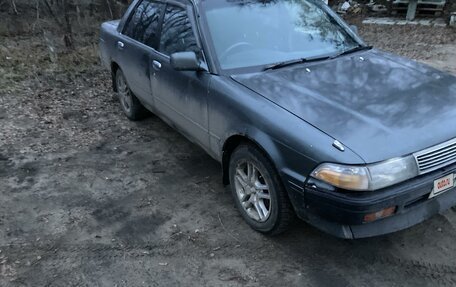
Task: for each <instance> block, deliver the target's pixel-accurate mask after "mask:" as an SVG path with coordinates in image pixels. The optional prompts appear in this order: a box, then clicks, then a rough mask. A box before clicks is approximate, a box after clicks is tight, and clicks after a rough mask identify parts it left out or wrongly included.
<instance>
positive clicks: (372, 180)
mask: <svg viewBox="0 0 456 287" xmlns="http://www.w3.org/2000/svg"><path fill="white" fill-rule="evenodd" d="M311 176H312V177H314V178H316V179H319V180H322V181H324V182H327V183H329V184H331V185H334V186H337V187H339V188H342V189H347V190H359V191H362V190H377V189H381V188H384V187H387V186H391V185H393V184H396V183H399V182H402V181H405V180H407V179H410V178H413V177H416V176H418V167H417V165H416V162H415V158H414V157H413V156H407V157H403V158H395V159H391V160H387V161H383V162H380V163H376V164H369V165H360V166H356V165H354V166H350V165H341V164H334V163H323V164H321V165H320V166H318V167H317V168H316V169H315V170H314V171H313V172H312V173H311Z"/></svg>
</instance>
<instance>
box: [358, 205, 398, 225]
mask: <svg viewBox="0 0 456 287" xmlns="http://www.w3.org/2000/svg"><path fill="white" fill-rule="evenodd" d="M396 207H397V206H391V207H388V208H385V209H382V210H380V211H377V212H374V213H369V214H366V215H364V222H365V223H368V222H372V221H376V220H379V219H382V218H385V217H388V216H391V215H393V214H394V213H395V212H396Z"/></svg>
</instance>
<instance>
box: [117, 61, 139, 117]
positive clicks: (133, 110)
mask: <svg viewBox="0 0 456 287" xmlns="http://www.w3.org/2000/svg"><path fill="white" fill-rule="evenodd" d="M116 87H117V95H118V97H119V101H120V106H121V107H122V110H123V112H124V114H125V115H126V116H127V118H129V119H130V120H132V121H137V120H141V119H143V118H145V117H146V116H147V110H146V108H144V106H143V105H142V104H141V102H140V101H139V100H138V99H137V98H136V96H135V95H134V94H133V92H132V91H131V90H130V88H129V87H128V84H127V81H126V80H125V76H124V74H123V72H122V70H121V69H117V71H116Z"/></svg>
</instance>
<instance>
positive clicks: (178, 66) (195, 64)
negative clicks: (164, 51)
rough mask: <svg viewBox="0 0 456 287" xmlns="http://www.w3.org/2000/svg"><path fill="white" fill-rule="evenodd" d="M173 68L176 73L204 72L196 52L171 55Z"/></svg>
mask: <svg viewBox="0 0 456 287" xmlns="http://www.w3.org/2000/svg"><path fill="white" fill-rule="evenodd" d="M171 67H173V69H174V70H176V71H201V70H203V68H202V67H201V64H200V61H199V60H198V57H197V56H196V53H195V52H178V53H173V54H171Z"/></svg>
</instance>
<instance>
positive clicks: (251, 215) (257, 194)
mask: <svg viewBox="0 0 456 287" xmlns="http://www.w3.org/2000/svg"><path fill="white" fill-rule="evenodd" d="M249 165H251V167H249ZM249 170H250V171H249ZM229 175H230V189H231V193H232V195H233V198H234V201H235V203H236V206H237V208H238V210H239V211H240V213H241V215H242V217H243V218H244V220H245V221H246V222H247V224H248V225H250V227H251V228H253V229H254V230H256V231H258V232H261V233H263V234H267V235H277V234H280V233H282V232H284V231H286V230H287V229H288V228H289V226H290V225H291V223H292V222H293V221H294V219H295V213H294V210H293V207H292V206H291V203H290V200H289V198H288V195H287V192H286V190H285V188H284V186H283V184H282V182H281V180H280V178H279V175H278V174H277V172H276V170H275V168H274V166H273V164H272V163H271V161H270V160H269V159H268V158H267V157H266V156H265V155H264V154H263V153H262V152H261V151H260V150H259V149H258V148H256V147H254V146H253V145H248V144H242V145H240V146H239V147H237V148H236V149H235V150H234V152H233V153H232V155H231V158H230V163H229ZM266 188H267V189H266ZM268 198H269V199H268ZM264 208H266V209H264ZM259 210H260V211H259ZM266 211H267V212H266Z"/></svg>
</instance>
